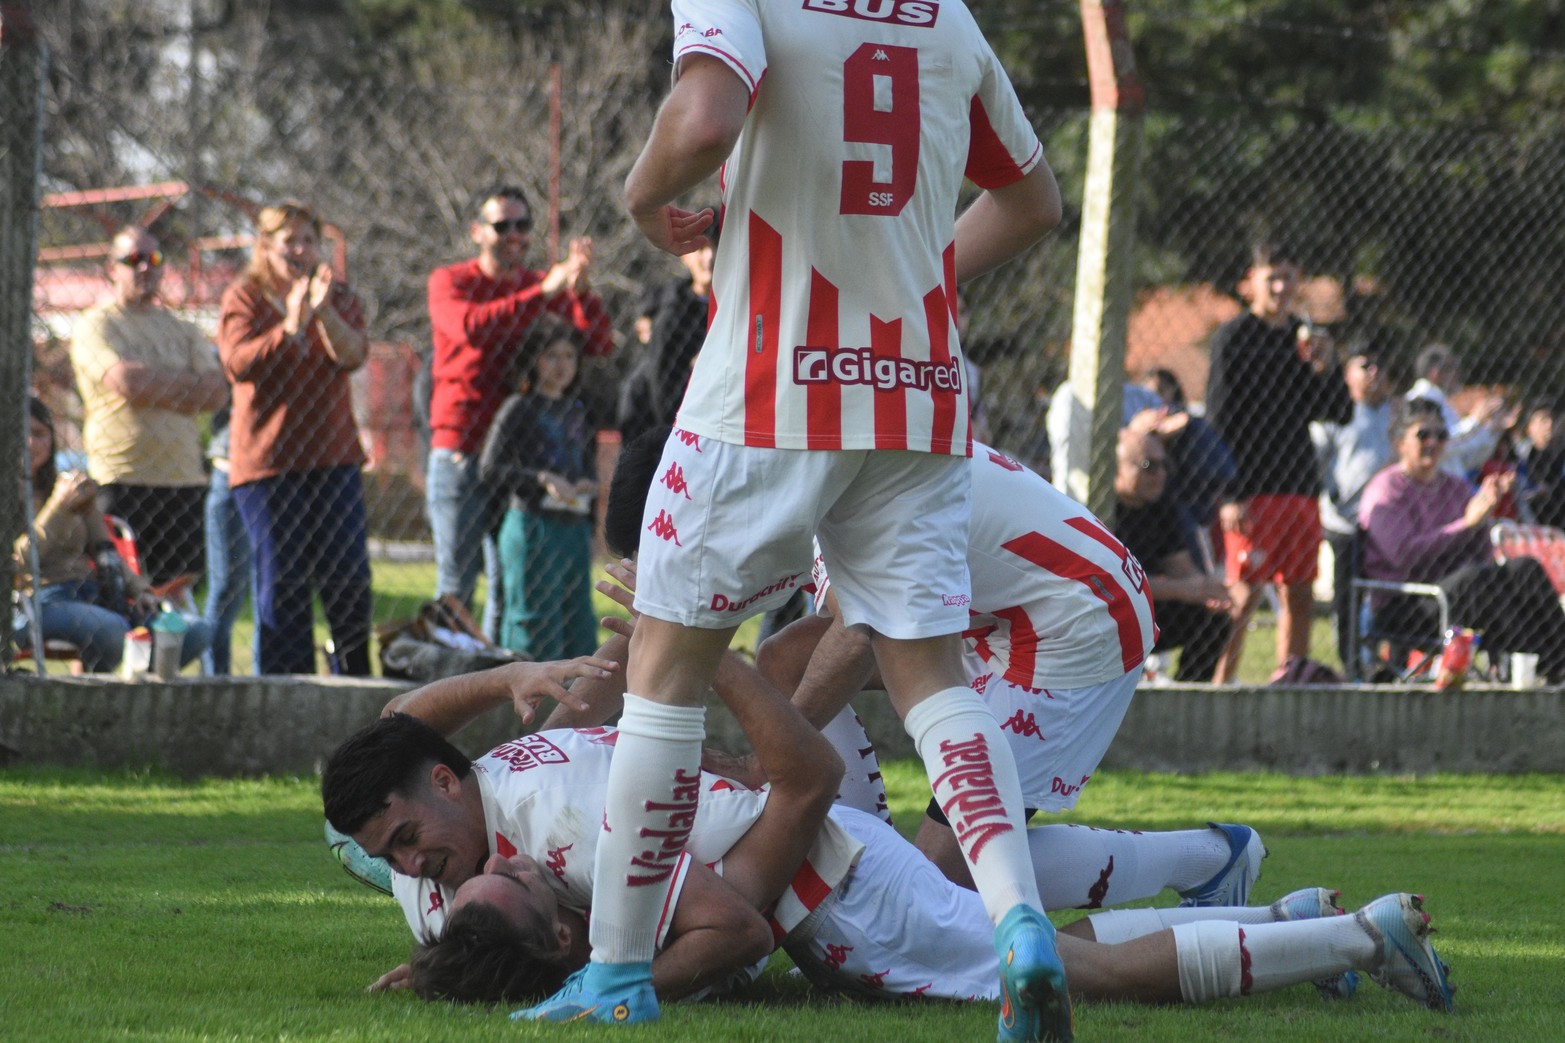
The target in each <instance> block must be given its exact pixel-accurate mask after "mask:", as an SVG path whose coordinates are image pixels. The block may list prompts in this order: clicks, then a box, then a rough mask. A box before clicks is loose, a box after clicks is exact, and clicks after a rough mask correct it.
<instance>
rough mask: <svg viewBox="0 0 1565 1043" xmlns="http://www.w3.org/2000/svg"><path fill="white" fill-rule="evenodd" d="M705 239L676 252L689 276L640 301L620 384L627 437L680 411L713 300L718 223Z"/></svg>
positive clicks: (621, 423) (669, 420)
mask: <svg viewBox="0 0 1565 1043" xmlns="http://www.w3.org/2000/svg"><path fill="white" fill-rule="evenodd" d="M707 239H709V240H710V242H709V243H708V244H707V245H705V246H703V247H701V248H700V249H698V250H692V251H690V252H689V253H687V254H681V255H680V256H679V263H680V264H681V265H683V266H684V268H685V271H686V272H687V273H688V276H689V277H688V278H684V279H673V280H670V281H669V282H666V283H664V284H663V285H662V286H660V287H659V288H658V289H657V290H656V291H655V292H654V293H652V294H651V295H650V296H649V297H648V298H647V300H646V302H645V303H644V304H643V306H642V312H643V314H642V315H641V316H639V317H638V318H637V323H638V331H639V330H640V329H641V327H640V325H639V323H641V321H642V320H643V319H645V320H647V326H646V331H647V336H646V339H645V341H643V343H644V344H645V348H644V349H643V350H642V353H641V356H640V358H638V359H637V360H636V363H635V365H634V366H632V367H631V370H630V372H629V373H627V374H626V375H625V380H624V383H623V384H621V386H620V398H619V431H620V438H621V439H622V440H623V441H624V442H625V443H626V444H629V443H630V442H632V441H634V440H635V439H636V438H637V437H639V436H640V435H641V434H643V433H644V432H647V431H651V430H652V429H653V428H659V427H668V426H670V425H672V424H673V423H674V416H675V414H677V413H678V412H679V402H680V400H681V399H682V398H684V397H685V385H686V384H688V383H690V367H691V365H692V364H693V363H694V362H695V360H696V355H697V354H698V353H699V352H700V351H701V342H702V341H704V340H705V339H706V321H707V315H708V313H709V311H710V310H711V306H712V262H713V260H714V258H715V257H716V255H717V229H716V227H715V222H714V227H713V228H711V229H710V230H708V232H707Z"/></svg>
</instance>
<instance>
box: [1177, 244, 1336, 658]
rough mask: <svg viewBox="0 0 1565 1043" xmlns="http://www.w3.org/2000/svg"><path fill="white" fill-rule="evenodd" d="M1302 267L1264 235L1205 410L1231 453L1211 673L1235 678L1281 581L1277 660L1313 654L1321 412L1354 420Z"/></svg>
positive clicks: (1215, 343) (1224, 334) (1215, 364)
mask: <svg viewBox="0 0 1565 1043" xmlns="http://www.w3.org/2000/svg"><path fill="white" fill-rule="evenodd" d="M1298 289H1299V266H1298V263H1297V261H1296V260H1295V258H1294V256H1293V254H1292V253H1291V252H1290V251H1289V250H1288V249H1287V247H1285V246H1282V245H1280V244H1277V243H1265V242H1263V243H1257V244H1256V245H1255V247H1254V248H1253V249H1252V250H1251V255H1250V267H1249V269H1248V270H1247V271H1246V273H1245V277H1244V281H1243V283H1242V288H1241V292H1242V293H1243V295H1244V296H1245V297H1246V298H1247V302H1246V303H1247V304H1248V307H1247V309H1246V310H1245V312H1244V313H1243V314H1241V315H1240V316H1238V317H1237V318H1235V319H1232V320H1230V321H1228V322H1225V323H1224V324H1223V325H1222V326H1220V327H1218V329H1217V332H1216V333H1215V334H1213V336H1212V361H1211V371H1210V376H1209V378H1208V383H1207V392H1206V416H1207V419H1208V420H1209V421H1210V422H1211V424H1212V426H1213V427H1215V428H1216V429H1217V433H1218V434H1219V435H1221V436H1222V439H1223V442H1224V443H1225V444H1226V445H1227V446H1228V449H1229V452H1231V453H1232V454H1233V457H1234V465H1235V469H1236V472H1237V473H1236V476H1235V478H1234V484H1233V485H1232V486H1231V487H1230V488H1229V490H1228V493H1227V495H1226V496H1225V497H1224V500H1223V504H1222V506H1221V507H1220V508H1219V510H1218V522H1219V525H1220V526H1221V529H1222V536H1223V555H1224V563H1225V569H1226V574H1227V578H1226V582H1227V585H1228V590H1229V594H1230V596H1231V597H1232V598H1233V621H1234V626H1233V630H1232V631H1231V633H1230V634H1229V640H1228V647H1227V649H1225V650H1224V652H1223V656H1222V658H1221V660H1219V662H1218V666H1217V673H1216V675H1215V676H1214V677H1213V680H1214V681H1216V682H1217V683H1218V684H1225V683H1227V682H1230V681H1232V680H1234V679H1235V678H1236V676H1237V675H1238V669H1239V657H1240V655H1241V654H1242V653H1243V651H1244V638H1245V630H1246V627H1247V626H1248V625H1249V622H1250V616H1251V615H1252V614H1254V612H1255V607H1256V604H1257V603H1258V602H1259V600H1260V594H1261V588H1262V586H1263V585H1264V584H1266V583H1267V582H1273V583H1276V584H1277V586H1278V594H1279V597H1278V602H1279V607H1278V613H1277V665H1278V666H1279V667H1280V666H1282V665H1283V664H1284V663H1286V662H1287V661H1288V660H1289V659H1290V658H1292V657H1294V656H1298V657H1301V658H1302V657H1305V656H1306V655H1307V654H1308V652H1309V642H1310V623H1311V621H1312V618H1313V614H1314V613H1313V609H1314V605H1315V601H1314V598H1315V595H1314V591H1313V585H1314V582H1315V574H1316V571H1317V569H1318V563H1317V556H1318V554H1319V551H1320V542H1321V522H1320V504H1319V502H1318V497H1319V496H1320V491H1321V480H1320V474H1319V472H1318V471H1317V469H1316V465H1315V452H1314V446H1313V444H1312V443H1311V442H1310V431H1309V424H1310V421H1311V420H1334V421H1337V422H1346V421H1347V420H1349V419H1350V418H1351V417H1352V412H1353V410H1352V405H1353V403H1352V401H1351V400H1350V399H1349V398H1348V393H1347V389H1346V388H1345V387H1344V386H1343V383H1342V377H1341V375H1340V374H1338V373H1337V372H1336V368H1335V366H1334V365H1332V353H1331V338H1330V337H1329V336H1327V335H1325V333H1324V332H1323V331H1320V330H1317V329H1314V328H1312V327H1311V326H1309V325H1308V324H1306V323H1305V322H1304V321H1303V320H1301V319H1300V318H1299V317H1298V316H1296V315H1294V314H1293V303H1294V298H1295V296H1296V295H1297V293H1298Z"/></svg>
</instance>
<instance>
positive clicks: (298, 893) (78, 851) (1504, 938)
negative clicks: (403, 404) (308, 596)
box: [0, 763, 1565, 1043]
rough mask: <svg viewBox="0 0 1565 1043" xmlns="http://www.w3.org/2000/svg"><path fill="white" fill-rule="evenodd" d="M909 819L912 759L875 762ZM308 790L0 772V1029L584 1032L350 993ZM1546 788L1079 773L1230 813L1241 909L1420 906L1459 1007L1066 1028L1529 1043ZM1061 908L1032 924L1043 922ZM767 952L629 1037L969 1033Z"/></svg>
mask: <svg viewBox="0 0 1565 1043" xmlns="http://www.w3.org/2000/svg"><path fill="white" fill-rule="evenodd" d="M887 777H888V781H889V783H890V785H891V790H892V793H893V801H892V803H893V809H894V811H895V813H896V815H897V817H898V820H899V822H900V824H901V825H902V826H903V827H904V828H911V826H912V825H913V824H914V823H915V822H916V819H917V816H918V814H919V813H920V809H921V808H922V806H923V803H924V801H925V799H927V789H925V788H924V783H923V780H922V769H921V768H920V767H919V766H918V765H916V764H909V763H898V764H893V765H887ZM317 785H318V783H317V781H316V780H315V779H313V778H290V779H259V780H245V781H226V780H223V781H214V780H207V781H201V782H194V783H186V782H180V781H177V780H174V779H172V778H168V777H162V776H158V775H151V774H146V773H135V774H120V773H105V772H96V771H59V770H40V769H29V768H11V769H6V770H0V837H3V843H0V879H4V880H5V881H6V888H5V890H4V892H3V897H0V905H3V907H4V910H5V912H6V914H7V920H8V934H7V944H6V946H4V947H3V948H0V976H3V980H4V981H5V982H6V1005H5V1015H4V1017H5V1021H4V1034H5V1035H6V1037H7V1038H14V1039H38V1040H54V1039H77V1040H108V1039H115V1040H124V1039H138V1040H209V1039H223V1040H276V1039H312V1040H313V1039H323V1040H385V1039H419V1040H431V1041H439V1040H452V1041H462V1043H467V1041H471V1040H489V1039H493V1040H506V1041H510V1040H516V1039H548V1040H576V1039H581V1040H588V1039H598V1038H601V1036H602V1031H603V1030H601V1029H592V1028H573V1027H561V1026H551V1027H548V1028H540V1027H534V1026H519V1025H514V1024H512V1023H511V1022H509V1021H508V1020H507V1019H506V1017H505V1011H504V1010H490V1009H484V1008H478V1009H462V1008H454V1007H449V1006H445V1005H440V1004H428V1005H426V1004H422V1003H419V1002H418V1001H416V1000H413V999H412V998H411V997H408V996H406V995H393V996H368V995H365V994H363V993H362V992H361V991H360V990H361V989H362V986H363V985H365V984H367V983H368V982H369V981H371V980H373V979H374V978H375V977H377V976H378V975H379V974H381V973H382V972H383V971H385V970H387V969H389V968H390V967H391V966H392V965H393V964H394V963H396V962H397V961H399V960H400V959H401V958H402V957H403V956H404V955H405V954H406V951H407V948H408V941H409V939H408V934H407V929H406V927H405V926H404V924H403V922H402V918H401V916H400V915H399V914H398V912H397V910H396V909H395V907H394V906H393V904H392V903H391V902H390V901H388V900H387V899H385V898H383V897H382V896H379V895H377V894H374V893H372V892H370V891H368V890H367V889H365V888H363V887H361V886H359V885H357V884H356V883H354V882H353V881H352V880H351V879H350V878H348V877H347V876H346V875H345V874H343V873H342V872H340V871H339V870H338V869H337V868H336V866H335V865H334V864H333V863H332V861H331V859H330V857H329V855H328V854H327V852H326V850H325V846H324V844H323V843H322V842H321V835H320V828H321V827H320V811H319V803H318V801H319V796H318V792H317V789H316V787H317ZM1561 786H1562V780H1561V779H1560V778H1559V777H1543V776H1523V777H1510V778H1492V777H1482V776H1430V777H1424V778H1322V779H1293V778H1286V777H1283V776H1275V775H1235V774H1214V775H1207V776H1200V777H1194V778H1174V777H1170V776H1153V775H1139V774H1125V775H1120V774H1109V775H1100V776H1098V777H1096V778H1095V779H1094V780H1093V782H1092V785H1091V786H1090V787H1088V789H1087V791H1086V793H1085V794H1084V796H1083V798H1082V801H1081V806H1080V808H1079V809H1078V811H1077V813H1076V814H1075V815H1073V816H1072V817H1073V818H1076V819H1081V820H1086V821H1091V822H1094V823H1096V824H1104V825H1114V826H1119V827H1124V828H1183V827H1186V826H1189V825H1190V824H1191V822H1192V821H1198V820H1200V819H1203V818H1208V817H1217V818H1222V819H1225V820H1237V821H1245V822H1249V823H1251V824H1253V825H1255V826H1257V827H1258V828H1259V829H1260V830H1261V832H1262V834H1263V836H1264V837H1265V838H1266V841H1267V845H1268V847H1269V849H1270V851H1271V857H1270V858H1269V859H1268V860H1267V862H1266V864H1265V870H1264V873H1263V875H1262V877H1261V881H1260V883H1259V885H1258V886H1257V894H1258V896H1259V897H1260V898H1261V899H1263V900H1265V899H1269V898H1272V897H1275V896H1276V895H1278V894H1282V893H1285V892H1286V891H1288V890H1291V889H1292V888H1295V887H1302V886H1307V885H1329V886H1333V887H1341V888H1343V889H1344V891H1345V899H1346V900H1347V901H1349V902H1350V903H1358V902H1363V901H1367V900H1368V899H1369V898H1371V897H1374V896H1375V895H1377V894H1380V893H1382V892H1384V891H1387V890H1391V889H1396V888H1403V889H1415V890H1421V891H1423V892H1425V893H1426V894H1427V895H1428V908H1429V909H1430V911H1431V912H1432V914H1433V916H1434V922H1435V925H1436V927H1437V928H1438V929H1439V932H1440V933H1439V934H1437V936H1436V944H1437V945H1438V946H1439V948H1440V951H1441V954H1442V955H1443V956H1444V957H1445V958H1446V959H1447V960H1449V962H1450V963H1451V965H1452V974H1453V980H1454V981H1455V982H1456V984H1457V985H1458V987H1459V991H1458V993H1457V1003H1458V1010H1457V1013H1456V1015H1455V1016H1454V1017H1451V1018H1442V1017H1440V1016H1438V1015H1435V1014H1431V1013H1430V1012H1428V1011H1425V1010H1422V1009H1419V1008H1415V1007H1413V1006H1412V1005H1411V1004H1409V1003H1408V1002H1407V1001H1406V1000H1404V999H1403V998H1402V997H1400V996H1395V995H1391V994H1388V993H1385V992H1383V991H1381V990H1379V989H1376V988H1374V987H1373V986H1371V985H1369V984H1368V983H1366V984H1365V986H1364V988H1363V989H1362V990H1361V993H1360V995H1359V996H1358V997H1357V998H1356V999H1354V1000H1353V1001H1351V1002H1349V1003H1343V1004H1330V1005H1327V1004H1323V1003H1321V1002H1320V1001H1319V1000H1318V999H1317V998H1316V996H1315V993H1314V990H1313V989H1310V988H1308V987H1299V988H1294V989H1287V990H1283V991H1281V992H1278V993H1275V994H1271V995H1267V996H1263V997H1258V998H1254V999H1246V1000H1232V1001H1227V1002H1223V1003H1218V1004H1213V1005H1211V1006H1209V1007H1205V1008H1201V1009H1189V1008H1168V1009H1158V1008H1143V1007H1136V1006H1130V1005H1125V1004H1094V1005H1090V1006H1082V1007H1080V1008H1079V1009H1078V1013H1077V1031H1078V1035H1079V1038H1081V1039H1084V1040H1093V1039H1096V1040H1112V1039H1122V1038H1130V1037H1131V1036H1132V1035H1133V1036H1134V1038H1135V1039H1137V1040H1144V1041H1148V1043H1158V1041H1163V1040H1168V1041H1178V1043H1209V1041H1210V1043H1220V1041H1224V1040H1230V1039H1235V1038H1247V1037H1256V1036H1262V1035H1264V1037H1265V1038H1268V1039H1274V1040H1278V1041H1291V1040H1339V1039H1350V1038H1352V1039H1371V1038H1372V1039H1377V1040H1378V1039H1385V1040H1396V1041H1400V1040H1407V1041H1415V1040H1417V1041H1427V1040H1429V1039H1431V1038H1442V1039H1512V1040H1535V1039H1537V1040H1541V1039H1547V1038H1553V1036H1554V1035H1556V1033H1555V1032H1553V1031H1552V1029H1553V1028H1554V1027H1556V1026H1557V1025H1558V1024H1559V1023H1560V1020H1561V1018H1562V1017H1565V970H1562V968H1565V942H1562V941H1561V939H1562V938H1565V911H1562V910H1561V909H1560V907H1559V904H1558V903H1557V902H1553V901H1548V900H1546V899H1545V896H1548V895H1551V894H1553V893H1555V892H1557V890H1558V888H1557V879H1558V865H1559V862H1560V860H1561V858H1562V857H1565V811H1562V808H1561V804H1560V800H1559V794H1560V792H1561ZM1075 915H1076V914H1074V913H1068V912H1067V913H1064V914H1056V919H1058V920H1060V921H1061V922H1063V921H1064V920H1067V919H1070V918H1073V917H1074V916H1075ZM786 964H787V961H786V959H785V958H778V959H777V960H775V961H774V964H773V966H772V968H770V969H769V970H768V972H767V973H766V975H765V976H764V977H763V978H762V980H761V983H760V985H759V986H758V987H757V989H756V990H755V992H754V994H753V995H751V996H750V997H748V999H747V1001H746V1002H730V1003H724V1004H720V1005H710V1006H683V1005H681V1006H674V1007H671V1008H669V1010H668V1011H667V1013H666V1014H665V1019H664V1021H663V1022H662V1023H661V1024H659V1025H656V1026H649V1027H646V1028H643V1029H641V1030H638V1031H637V1033H636V1038H637V1039H638V1040H647V1041H649V1043H650V1041H660V1040H688V1039H714V1040H715V1039H721V1040H755V1041H768V1043H769V1041H772V1040H777V1039H800V1040H813V1039H841V1040H898V1041H903V1043H925V1041H929V1043H934V1041H937V1040H938V1041H945V1040H950V1039H982V1038H987V1037H988V1036H989V1035H991V1034H992V1033H993V1031H994V1009H993V1007H992V1006H991V1005H988V1004H973V1005H961V1004H918V1005H912V1004H910V1005H904V1006H877V1007H866V1006H860V1005H856V1004H842V1005H838V1004H835V1003H832V1002H830V1001H827V1000H823V999H821V998H819V997H815V996H812V995H810V994H809V993H808V992H807V990H806V989H805V987H804V986H803V985H802V984H800V983H799V982H798V981H797V980H795V979H790V978H788V977H787V976H786V974H785V973H784V972H785V969H786Z"/></svg>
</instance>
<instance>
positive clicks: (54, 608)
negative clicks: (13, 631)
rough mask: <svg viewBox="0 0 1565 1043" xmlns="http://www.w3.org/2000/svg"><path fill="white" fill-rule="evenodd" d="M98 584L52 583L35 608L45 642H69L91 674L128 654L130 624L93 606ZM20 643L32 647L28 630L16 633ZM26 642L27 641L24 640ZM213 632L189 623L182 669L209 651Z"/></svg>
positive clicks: (198, 623)
mask: <svg viewBox="0 0 1565 1043" xmlns="http://www.w3.org/2000/svg"><path fill="white" fill-rule="evenodd" d="M97 596H98V584H97V583H95V582H94V581H92V580H90V579H87V580H79V581H77V582H75V583H51V584H49V585H48V586H46V587H43V588H42V589H41V590H39V591H38V593H37V594H35V595H33V608H34V610H35V611H36V612H37V613H38V622H39V625H40V626H41V627H42V629H43V636H44V640H46V641H52V640H58V641H69V642H70V643H71V644H73V645H75V646H76V648H77V651H78V653H79V654H80V655H81V660H82V669H84V670H86V671H87V672H88V673H90V674H102V673H109V672H110V671H112V670H114V669H115V668H116V667H118V666H119V665H120V659H121V657H122V656H124V654H125V632H126V631H127V630H129V629H130V623H129V622H128V621H127V620H126V619H125V617H124V616H122V615H120V614H119V613H118V612H111V611H109V610H108V609H106V608H102V607H100V606H98V605H96V604H94V603H93V601H94V599H95V598H97ZM17 639H18V641H19V642H24V643H26V644H29V645H30V644H32V638H31V636H30V635H28V634H27V633H26V631H25V630H22V631H19V632H18V633H17ZM24 639H25V640H24ZM210 639H211V631H210V630H209V629H207V625H206V624H205V623H204V622H202V621H201V620H199V619H197V620H192V621H190V625H189V629H188V630H186V631H185V644H184V646H183V647H182V648H181V649H180V655H179V665H180V666H184V665H185V664H186V663H188V662H190V661H191V660H192V659H194V658H196V657H197V656H198V655H200V654H201V653H202V651H204V650H205V649H206V646H207V641H209V640H210Z"/></svg>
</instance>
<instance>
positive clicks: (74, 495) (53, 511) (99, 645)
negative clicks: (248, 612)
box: [13, 398, 208, 673]
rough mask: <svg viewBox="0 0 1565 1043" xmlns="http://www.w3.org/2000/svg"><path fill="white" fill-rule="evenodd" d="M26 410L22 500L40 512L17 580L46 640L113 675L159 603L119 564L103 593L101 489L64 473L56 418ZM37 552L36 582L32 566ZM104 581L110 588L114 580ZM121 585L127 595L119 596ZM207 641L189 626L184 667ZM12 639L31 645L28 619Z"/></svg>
mask: <svg viewBox="0 0 1565 1043" xmlns="http://www.w3.org/2000/svg"><path fill="white" fill-rule="evenodd" d="M27 409H28V417H27V461H26V463H27V474H26V476H25V478H24V480H23V483H22V484H23V495H24V496H28V495H30V496H32V498H33V501H34V503H35V504H36V505H37V510H36V513H35V515H34V518H33V531H32V533H30V534H29V533H23V534H22V535H21V536H19V537H17V539H16V541H15V543H14V544H13V553H14V554H15V555H16V558H17V564H18V566H19V567H18V571H17V574H18V576H20V577H22V578H23V580H24V587H23V593H24V594H25V595H28V596H30V597H31V598H32V605H33V611H34V612H35V613H36V614H37V617H38V625H39V629H40V630H41V631H42V633H43V637H44V639H45V640H62V641H69V642H70V643H71V644H73V645H75V646H76V649H77V654H78V655H79V656H80V657H81V662H82V667H83V669H85V670H86V671H87V672H88V673H107V672H109V671H111V670H113V669H114V668H115V667H117V666H119V663H120V659H121V657H122V656H123V655H124V653H125V634H126V632H127V631H128V630H129V629H130V628H131V627H132V626H133V625H140V624H142V623H145V622H146V621H147V620H149V619H151V618H152V617H153V616H154V615H156V614H157V612H158V600H157V598H156V597H154V596H153V595H152V594H151V593H150V591H149V589H148V585H147V583H146V581H145V580H144V579H143V578H142V577H140V576H138V575H136V574H135V573H134V572H131V571H130V570H128V569H125V568H124V567H123V565H122V564H118V563H116V564H113V565H111V564H109V563H108V562H106V563H105V564H104V567H105V568H108V567H114V568H116V570H117V573H118V574H117V575H116V576H114V577H112V578H113V579H114V581H115V583H114V584H113V585H112V586H106V587H105V588H100V586H99V579H100V575H101V574H100V573H98V572H96V571H95V570H94V564H93V558H94V557H95V556H97V555H99V554H100V552H101V551H102V550H104V549H105V548H107V547H109V546H110V544H109V534H108V530H107V529H106V528H105V527H104V523H103V513H102V512H101V511H99V510H98V505H97V495H98V484H97V483H96V482H94V481H93V480H92V478H91V477H89V476H88V475H85V474H82V473H80V472H68V473H66V474H60V473H59V472H58V470H57V469H56V465H55V460H54V453H55V436H54V416H53V415H52V414H51V413H50V412H49V409H48V407H47V406H45V405H44V404H43V402H41V401H40V400H38V399H37V398H29V399H28V402H27ZM35 538H36V542H34V541H35ZM34 550H36V551H37V560H38V571H37V573H36V575H35V574H34V572H33V569H32V561H31V559H32V556H33V551H34ZM101 578H103V579H104V580H105V582H106V583H107V580H108V579H110V578H111V577H107V576H103V577H101ZM121 583H123V585H124V589H123V591H119V590H118V587H119V584H121ZM110 590H113V591H114V593H112V594H111V593H109V591H110ZM207 634H208V632H207V629H206V626H205V624H203V623H202V622H200V621H199V620H196V621H193V622H191V623H190V624H189V625H188V626H187V627H186V629H185V637H184V644H183V645H182V646H181V650H180V658H179V661H180V665H184V664H185V663H188V662H190V661H191V660H192V659H194V658H195V657H196V656H198V655H200V654H201V651H202V649H204V648H205V647H206V642H207ZM13 639H14V640H15V641H16V642H17V643H18V644H19V645H31V644H32V638H31V635H30V634H28V633H27V623H26V622H25V620H23V621H19V623H18V627H17V630H16V633H15V634H14V635H13Z"/></svg>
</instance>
